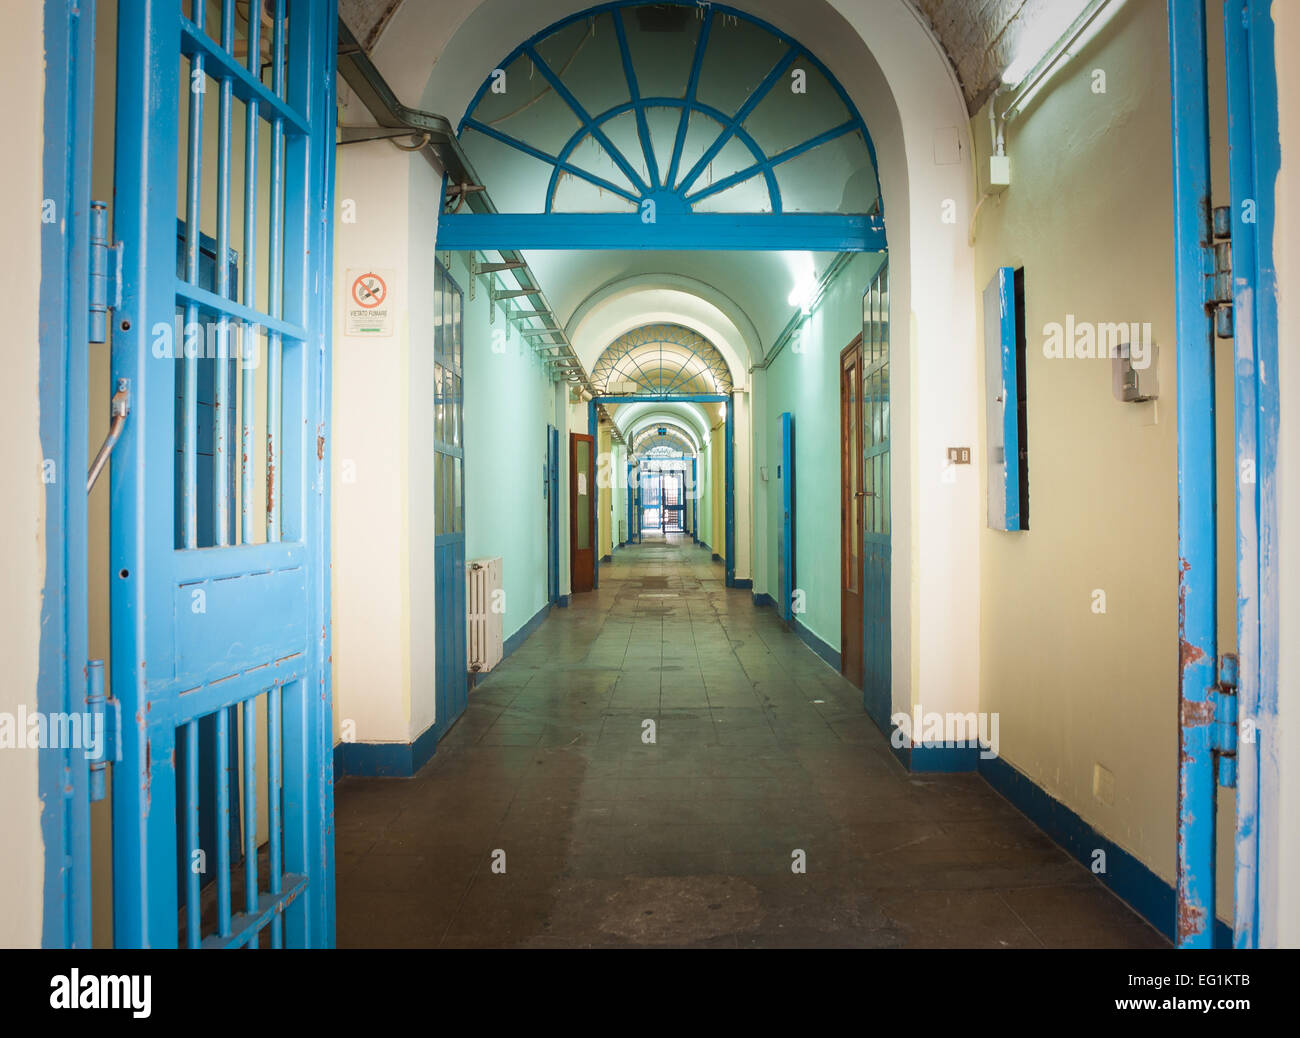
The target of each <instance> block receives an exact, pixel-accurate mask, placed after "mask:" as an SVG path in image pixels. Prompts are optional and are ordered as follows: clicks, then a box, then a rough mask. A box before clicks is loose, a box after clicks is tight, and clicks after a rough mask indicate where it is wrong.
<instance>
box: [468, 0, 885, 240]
mask: <svg viewBox="0 0 1300 1038" xmlns="http://www.w3.org/2000/svg"><path fill="white" fill-rule="evenodd" d="M459 132H460V136H461V140H462V142H463V144H464V147H465V149H466V152H467V154H468V155H469V157H470V159H471V161H472V162H473V163H474V165H475V166H476V167H477V168H478V169H479V170H480V172H481V173H484V172H486V175H484V178H483V179H484V180H485V181H486V186H487V187H488V190H489V191H490V192H491V194H492V197H493V199H494V201H495V202H496V204H497V208H498V211H500V212H503V213H504V212H510V213H605V214H610V213H624V214H627V213H638V212H639V213H640V214H641V216H642V218H643V219H645V217H646V214H647V211H649V212H651V213H652V214H654V215H655V216H658V215H667V216H678V215H682V214H689V213H750V214H752V213H770V214H780V213H788V214H789V213H808V214H812V213H820V214H869V213H870V214H874V215H876V216H880V215H881V204H880V185H879V180H878V177H877V172H876V161H875V153H874V149H873V147H872V144H871V138H870V135H869V134H868V132H867V129H866V126H865V124H864V123H863V121H862V118H861V116H860V115H859V114H858V112H857V110H856V108H855V107H854V106H853V103H852V102H851V100H850V99H849V97H848V94H847V93H846V92H845V91H844V89H843V87H841V86H840V84H839V83H838V82H836V80H835V79H834V77H833V76H832V75H831V74H830V72H829V71H828V70H827V69H826V68H825V66H824V65H822V63H821V62H820V61H818V60H817V59H816V58H815V57H814V56H813V55H812V54H811V53H809V52H808V51H807V50H806V49H805V48H804V47H802V46H801V45H800V44H799V43H798V42H796V41H795V40H793V39H791V38H790V37H788V36H786V35H785V34H784V33H782V32H780V31H779V30H777V29H775V28H774V27H772V26H770V25H767V24H766V23H764V22H761V21H759V20H758V19H756V18H753V17H751V16H749V15H747V14H745V13H743V12H741V11H737V10H734V9H731V8H727V7H723V6H719V5H716V4H699V3H696V2H694V0H667V2H664V0H660V2H657V3H646V2H643V0H623V2H620V3H612V4H606V5H604V6H601V7H596V8H592V9H591V10H589V11H586V12H584V13H581V14H577V15H574V16H572V17H570V18H568V19H565V20H564V21H561V22H559V23H557V24H556V25H553V26H551V27H550V28H549V29H546V30H544V31H543V32H542V33H540V34H538V35H537V36H535V37H533V38H532V39H531V40H529V41H528V42H526V43H524V44H523V45H521V46H520V47H518V48H517V49H516V50H515V51H514V52H513V53H512V54H511V55H510V56H509V57H508V58H507V59H506V60H505V61H503V62H502V63H501V65H500V66H499V67H498V68H496V69H494V70H493V71H492V73H491V74H490V75H489V77H488V79H487V80H486V81H485V82H484V83H483V85H482V86H481V87H480V88H479V90H478V92H477V93H476V95H475V97H474V99H473V101H472V102H471V103H470V105H469V108H468V110H467V111H466V114H465V116H464V118H463V119H462V121H461V124H460V128H459ZM652 219H653V216H652Z"/></svg>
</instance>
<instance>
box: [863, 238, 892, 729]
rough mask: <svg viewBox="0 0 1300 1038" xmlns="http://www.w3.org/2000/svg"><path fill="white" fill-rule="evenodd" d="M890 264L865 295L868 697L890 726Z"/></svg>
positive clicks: (869, 706)
mask: <svg viewBox="0 0 1300 1038" xmlns="http://www.w3.org/2000/svg"><path fill="white" fill-rule="evenodd" d="M889 328H890V312H889V266H888V264H886V265H885V266H882V267H881V268H880V270H879V271H878V272H877V273H876V276H875V279H874V280H873V281H872V283H871V285H870V287H868V289H867V291H866V292H865V293H864V295H863V297H862V393H861V402H860V404H859V406H860V407H861V408H862V491H863V518H862V541H863V543H862V573H861V579H862V700H863V706H864V707H865V709H866V711H867V713H868V714H869V715H870V716H871V718H872V719H873V720H874V721H875V722H876V724H877V725H878V726H879V727H880V729H881V731H884V732H888V731H889V730H890V722H889V718H890V715H891V712H892V709H893V707H892V697H893V658H892V655H891V654H892V652H893V604H892V600H891V598H890V595H891V589H892V584H893V538H892V533H891V525H890V524H891V521H892V495H891V494H890V483H891V473H890V466H891V462H892V457H891V454H892V452H891V449H890V441H891V426H890V332H889Z"/></svg>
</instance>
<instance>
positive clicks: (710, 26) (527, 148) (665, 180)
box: [460, 0, 880, 214]
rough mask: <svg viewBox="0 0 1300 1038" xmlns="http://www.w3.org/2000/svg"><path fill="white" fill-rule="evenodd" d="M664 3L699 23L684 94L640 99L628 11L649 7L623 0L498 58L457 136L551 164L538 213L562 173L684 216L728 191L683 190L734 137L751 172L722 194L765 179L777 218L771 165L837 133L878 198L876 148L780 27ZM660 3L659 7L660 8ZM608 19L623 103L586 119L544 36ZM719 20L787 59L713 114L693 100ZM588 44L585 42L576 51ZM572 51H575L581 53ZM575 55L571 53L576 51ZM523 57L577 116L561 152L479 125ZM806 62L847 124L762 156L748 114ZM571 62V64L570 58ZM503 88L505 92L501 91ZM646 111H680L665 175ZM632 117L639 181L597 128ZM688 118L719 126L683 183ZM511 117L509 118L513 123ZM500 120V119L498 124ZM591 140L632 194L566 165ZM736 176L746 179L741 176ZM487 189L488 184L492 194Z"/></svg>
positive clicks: (548, 206) (728, 11)
mask: <svg viewBox="0 0 1300 1038" xmlns="http://www.w3.org/2000/svg"><path fill="white" fill-rule="evenodd" d="M670 3H672V4H675V5H677V6H684V7H688V8H690V9H692V10H693V11H695V13H696V14H697V16H698V17H699V18H700V19H701V25H700V30H699V35H698V38H697V41H696V46H695V54H694V57H693V59H692V65H691V71H690V76H689V80H688V82H687V84H686V87H685V91H684V96H649V97H647V96H645V95H644V94H643V92H642V91H641V89H640V82H639V78H638V75H637V69H636V67H635V61H634V57H633V54H632V51H631V48H630V47H629V43H628V36H627V21H626V17H625V14H626V12H628V11H630V10H633V9H636V8H638V7H643V6H647V5H646V4H644V2H643V0H621V2H618V3H610V4H604V5H601V6H598V7H593V8H591V9H589V10H587V11H583V12H580V13H579V14H576V15H572V16H570V17H569V18H566V19H563V20H562V21H560V22H557V23H556V24H554V25H552V26H550V27H549V28H547V29H545V30H543V31H542V32H540V33H538V34H536V35H535V36H533V37H531V38H530V39H529V40H527V41H525V42H524V43H523V44H521V45H520V46H519V47H518V48H516V49H515V50H514V51H513V52H512V53H511V54H510V55H509V56H508V57H507V58H506V59H505V60H504V61H502V62H500V63H499V64H498V66H497V70H498V71H496V72H494V73H493V76H491V77H489V78H488V80H486V81H485V82H484V83H483V85H482V86H481V87H480V88H479V90H478V91H477V92H476V93H475V95H474V98H473V100H472V101H471V102H470V104H469V106H468V108H467V110H466V114H465V116H464V118H463V119H462V121H461V125H460V132H461V133H462V134H463V133H464V132H465V131H466V130H469V131H476V132H479V133H483V134H485V135H487V136H489V137H491V138H493V139H495V140H497V141H500V142H501V143H504V144H507V145H509V146H510V147H513V148H515V149H517V150H519V151H520V152H522V153H524V154H527V155H530V156H532V157H533V158H536V159H538V160H539V161H542V162H544V163H547V164H548V165H550V166H552V174H551V177H550V183H549V185H548V187H547V192H546V196H545V211H546V212H548V213H550V212H552V211H553V207H554V203H555V195H556V189H557V187H558V184H559V176H560V174H561V172H563V173H565V174H567V175H569V176H571V177H574V178H576V179H579V180H583V181H585V182H587V183H589V184H592V185H595V186H597V187H599V188H601V189H602V190H605V191H610V192H611V193H613V194H615V195H616V196H620V197H622V198H624V199H625V200H626V201H629V202H632V203H633V204H634V205H635V207H636V208H637V209H638V210H640V209H641V207H642V204H643V203H644V202H646V201H654V202H655V203H656V205H657V206H658V205H662V204H666V205H668V206H669V207H670V208H672V209H674V210H675V211H678V212H688V213H689V212H690V211H691V209H692V207H693V204H694V203H695V202H697V201H699V200H700V199H702V198H704V197H707V196H708V195H712V194H715V193H717V192H718V191H720V190H725V187H722V188H718V187H715V186H711V187H710V188H709V189H707V190H706V191H704V192H697V193H696V194H695V195H693V196H692V195H691V194H690V193H689V192H690V188H691V186H692V185H693V184H694V183H695V181H696V180H698V178H699V177H700V175H701V174H702V173H703V171H704V170H705V169H706V168H707V167H708V165H709V164H710V163H711V162H712V161H713V160H714V159H715V158H716V157H717V156H718V154H719V153H720V152H721V150H722V149H723V147H724V146H725V145H726V144H727V142H728V141H730V140H731V139H732V138H733V137H734V138H736V139H738V140H741V141H742V142H743V143H744V144H745V146H746V147H747V148H748V149H749V151H750V152H751V154H753V156H754V159H755V162H754V164H753V165H752V166H751V167H748V168H747V169H745V170H741V171H738V172H737V173H736V174H735V175H734V176H732V177H729V178H728V183H727V184H726V186H727V187H729V186H733V184H734V183H741V182H743V181H744V180H748V179H750V178H751V177H762V178H763V180H764V181H765V185H766V189H767V195H768V205H769V207H770V211H771V212H772V213H776V214H779V213H781V212H782V198H781V191H780V187H779V184H778V183H777V179H776V177H775V175H774V173H773V170H774V169H775V167H777V166H779V165H781V164H782V163H785V162H788V161H790V160H791V159H793V158H796V157H798V156H799V155H802V154H805V153H806V152H808V151H810V150H811V149H813V148H815V147H817V146H819V145H821V144H824V143H826V142H827V141H828V140H833V139H835V137H838V136H842V135H843V134H845V133H857V134H859V135H860V137H861V140H862V142H863V144H864V146H865V151H866V154H867V156H868V160H869V162H870V165H871V169H872V175H873V177H874V178H875V179H876V198H877V200H878V199H879V197H880V196H879V179H878V177H877V176H876V172H875V167H876V157H875V149H874V147H873V145H872V142H871V137H870V134H868V132H867V129H866V125H865V123H864V122H863V121H862V119H861V117H860V116H859V115H858V114H857V112H856V110H855V108H854V106H853V104H852V102H851V100H850V99H849V96H848V94H847V92H846V91H845V90H844V89H843V87H842V86H840V84H839V83H838V82H837V81H836V80H835V79H834V77H833V76H832V75H831V74H830V72H829V70H828V69H827V68H826V67H825V66H824V65H822V64H821V62H819V61H817V59H816V58H814V57H812V56H811V55H810V54H809V53H808V52H807V51H806V50H805V49H804V48H803V47H802V46H800V45H799V44H798V43H797V42H796V41H795V40H793V39H791V38H790V37H789V36H787V35H786V34H784V33H782V32H781V31H780V30H778V29H776V28H775V27H773V26H772V25H770V24H768V23H767V22H764V21H762V20H760V19H757V18H754V17H752V16H751V15H748V14H746V13H745V12H742V11H738V10H734V9H732V8H728V7H724V6H720V5H713V4H710V5H707V6H706V7H700V6H698V5H696V4H695V3H693V2H688V0H670ZM661 6H662V5H661ZM606 13H609V14H610V15H611V18H610V20H611V21H612V23H613V26H614V38H615V40H616V42H617V46H618V55H619V59H620V62H621V65H622V71H623V75H624V78H625V81H626V82H625V85H626V93H627V97H628V100H627V101H622V102H620V103H617V104H615V105H613V106H611V107H609V108H607V109H606V110H604V111H602V112H599V113H596V114H594V115H593V114H592V113H590V112H589V111H588V110H587V108H586V107H585V106H584V105H583V104H582V103H581V102H580V101H579V99H578V98H577V97H576V96H575V95H574V93H573V92H572V91H570V90H569V88H568V86H567V85H566V83H565V81H564V71H565V70H566V69H567V65H566V69H562V70H561V71H560V72H558V73H557V72H556V71H555V70H554V69H553V68H552V67H551V65H550V63H548V62H547V61H546V60H545V58H544V57H543V56H542V55H541V53H540V49H541V47H542V46H544V44H545V43H546V41H547V40H548V39H550V38H551V37H552V36H555V35H556V34H558V33H560V32H561V31H563V30H565V29H566V28H567V27H569V26H570V25H572V24H573V23H574V22H577V21H580V20H583V19H588V20H590V21H591V24H592V29H593V31H594V27H595V25H596V20H597V19H598V18H600V17H602V16H604V15H605V14H606ZM719 16H721V18H722V19H723V20H724V21H725V22H727V23H730V24H732V25H734V24H737V23H739V22H742V21H743V22H744V23H747V24H749V25H752V26H755V27H757V28H759V29H760V30H762V31H763V32H765V33H767V34H770V35H771V36H772V37H773V38H774V40H775V41H777V42H779V43H781V44H783V45H784V53H783V54H782V56H781V58H780V59H779V60H778V61H777V62H776V64H775V65H773V66H772V67H771V68H770V69H769V71H768V72H767V73H766V75H764V77H763V78H762V80H761V81H760V82H759V83H758V85H757V86H756V87H754V88H753V89H751V90H750V91H749V92H748V94H747V95H746V96H745V97H744V100H743V101H742V102H741V103H740V104H739V106H738V107H737V109H736V110H735V111H733V112H723V111H719V110H717V109H715V108H713V107H712V106H709V105H707V104H705V103H704V102H702V101H701V100H700V97H699V83H700V77H701V72H702V69H703V67H704V61H705V57H706V53H707V51H708V47H709V43H710V39H711V37H712V35H713V33H714V32H715V31H725V29H723V30H719V29H715V24H716V23H717V22H718V20H719ZM586 42H587V41H586V40H584V41H583V44H585V43H586ZM583 44H580V45H579V49H581V46H582V45H583ZM575 54H576V52H575ZM521 57H526V58H527V59H528V60H529V61H530V62H531V65H532V68H533V69H534V70H536V71H537V72H540V73H541V75H542V77H543V78H544V79H545V80H546V82H547V84H548V85H549V87H550V89H552V90H554V91H555V93H556V95H557V96H559V97H560V98H561V99H562V100H563V101H564V103H565V104H566V106H567V107H568V108H569V109H570V111H571V112H572V113H573V115H574V116H575V117H576V120H577V123H578V128H577V130H575V131H574V132H573V133H571V135H570V137H569V139H568V141H567V142H566V144H565V145H564V147H563V148H562V149H561V150H560V151H559V153H558V154H556V155H550V154H548V153H546V152H545V151H543V150H542V149H540V148H538V147H536V146H535V145H533V144H530V143H529V142H527V141H526V140H524V139H522V138H521V137H520V136H518V135H517V134H514V133H505V132H502V131H500V130H497V129H496V128H495V127H493V126H492V125H490V122H489V120H487V119H486V118H479V117H478V113H479V111H480V107H481V105H482V102H483V101H484V98H485V97H487V96H489V91H493V93H495V92H497V91H498V90H499V89H500V86H501V84H500V81H499V80H500V74H501V73H500V70H505V69H509V68H510V67H511V66H512V65H513V64H514V63H515V62H516V61H517V60H518V59H519V58H521ZM798 59H802V60H806V61H807V62H808V63H809V64H810V65H811V66H813V67H814V68H815V69H816V70H817V72H818V73H820V74H821V76H823V77H825V80H826V82H827V83H828V84H829V85H830V87H831V89H832V90H833V91H834V93H835V94H836V96H837V97H838V98H839V100H840V101H841V102H842V103H843V105H844V107H845V110H846V111H847V112H848V113H849V119H848V120H847V121H846V123H845V124H844V126H843V127H836V128H834V129H833V130H831V131H824V132H822V133H819V134H816V135H813V136H812V137H810V138H809V139H807V140H805V141H803V142H801V143H799V144H797V145H795V146H792V147H789V148H786V149H784V150H783V151H781V152H780V153H778V154H775V155H768V154H766V153H764V151H763V150H762V149H761V147H760V146H759V145H758V143H757V142H756V140H755V139H754V137H753V135H752V134H750V133H748V132H746V130H745V128H744V123H745V122H746V120H747V119H748V118H749V116H750V115H752V114H753V112H754V111H755V110H756V109H757V108H758V107H759V105H760V104H761V103H762V101H763V100H764V98H766V97H767V95H768V94H769V92H770V91H771V90H772V88H773V87H774V86H775V84H776V82H777V81H778V80H779V79H780V78H781V77H782V76H783V75H784V74H785V73H786V71H788V70H789V69H790V68H791V67H792V66H793V65H794V63H795V62H796V60H798ZM570 60H572V59H570ZM507 89H508V85H507ZM651 109H667V110H670V111H672V110H677V111H679V112H680V114H679V115H678V118H677V128H676V131H675V133H674V140H673V147H672V158H671V160H670V162H669V168H668V170H667V174H666V176H664V177H662V178H661V177H660V175H659V173H660V171H659V164H658V160H657V157H656V151H657V150H658V151H660V152H661V153H662V152H666V150H667V149H666V147H661V148H659V149H656V147H655V145H654V141H653V140H652V137H653V133H652V129H651V127H650V124H649V121H648V119H647V115H646V113H647V111H649V110H651ZM629 112H631V113H634V116H635V119H636V124H637V139H638V144H639V146H640V151H641V154H640V155H639V156H637V159H638V160H639V161H640V162H641V163H643V164H644V168H645V170H646V172H647V174H648V178H646V179H643V178H642V176H641V175H640V173H639V172H638V171H637V169H636V168H635V165H634V163H633V162H632V161H629V158H628V157H627V156H625V155H624V154H623V152H622V150H621V149H620V148H619V147H617V146H616V145H615V144H614V142H613V141H612V140H611V139H610V138H609V136H608V135H607V134H606V133H605V131H604V130H603V129H602V127H603V126H604V124H606V123H608V122H609V121H610V120H612V119H614V118H616V117H618V116H620V115H624V114H627V113H629ZM692 113H697V114H698V115H700V116H707V117H708V119H709V120H710V121H712V122H713V123H715V124H716V125H717V126H718V127H719V130H718V133H717V134H716V136H715V137H714V140H713V141H712V142H711V144H710V145H709V146H708V147H707V148H705V149H704V151H703V153H702V154H701V156H700V157H699V159H698V160H697V161H696V162H695V163H694V165H693V166H692V167H691V169H690V170H688V171H687V172H686V174H685V175H683V176H680V177H679V176H678V171H679V169H680V164H681V158H682V153H683V149H684V146H685V141H686V137H687V128H688V125H689V124H690V121H691V115H692ZM517 114H518V113H517V112H515V113H511V116H514V115H517ZM500 118H506V117H500ZM588 139H591V140H594V141H596V142H598V144H599V145H600V147H601V149H602V151H603V152H604V154H605V155H607V156H608V157H609V159H610V160H611V161H612V162H613V163H614V164H615V165H616V166H617V167H618V169H619V171H620V172H621V174H622V175H623V176H624V177H625V178H626V182H627V185H628V186H629V187H630V188H631V190H630V191H629V190H627V189H625V188H621V187H619V186H618V185H616V184H613V183H611V182H609V181H608V180H606V179H604V178H602V177H599V176H597V175H595V174H594V173H592V172H591V171H589V170H586V169H583V168H582V167H580V166H578V165H575V164H573V163H571V162H570V161H569V160H570V157H571V156H572V154H573V152H574V151H575V149H576V148H577V147H578V145H579V144H581V143H582V142H583V141H585V140H588ZM741 174H744V175H743V176H742V175H741ZM490 186H491V185H490V184H489V187H490Z"/></svg>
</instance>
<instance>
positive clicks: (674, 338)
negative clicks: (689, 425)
mask: <svg viewBox="0 0 1300 1038" xmlns="http://www.w3.org/2000/svg"><path fill="white" fill-rule="evenodd" d="M648 346H661V347H662V346H677V347H679V348H681V349H683V350H685V351H686V352H687V353H689V354H690V356H689V357H688V359H687V361H686V363H684V364H683V365H682V367H681V369H680V370H679V371H677V372H676V373H675V374H673V375H671V376H670V377H665V376H664V374H663V373H664V372H665V371H666V370H668V369H666V368H665V367H664V365H663V364H662V363H661V364H660V365H659V367H658V368H654V367H650V368H647V367H644V366H643V365H642V364H641V363H639V361H638V360H637V359H636V357H635V354H636V353H637V351H639V350H643V349H645V348H646V347H648ZM660 356H661V357H662V350H661V351H660ZM691 360H696V361H698V362H699V363H700V365H701V366H702V368H703V370H701V371H691V370H689V367H690V362H691ZM624 362H629V363H631V364H632V365H633V366H634V367H635V369H636V370H635V372H633V371H630V370H627V368H626V367H625V366H624ZM620 371H621V372H622V373H623V374H624V375H625V376H626V378H625V379H624V381H632V382H635V383H636V385H637V386H638V393H644V394H645V395H646V396H647V398H653V397H655V396H663V395H664V394H674V393H689V392H691V389H690V386H691V383H693V382H695V381H696V380H697V379H706V380H707V379H708V378H712V379H713V381H714V382H716V383H717V390H716V391H717V392H719V393H730V392H731V391H732V389H733V383H732V378H731V370H730V368H729V367H728V366H727V361H726V358H724V357H723V356H722V352H721V351H720V350H719V349H718V348H717V347H716V346H715V345H713V343H711V342H710V341H709V340H708V339H706V338H705V337H704V336H703V335H701V334H700V333H699V332H696V331H692V330H691V329H690V328H687V327H686V326H684V325H680V324H673V323H671V322H667V321H664V322H657V323H655V324H645V325H641V326H640V327H639V328H633V329H632V330H631V331H627V332H624V333H623V334H622V335H620V336H619V337H618V338H617V339H615V340H614V341H613V342H611V343H610V344H609V345H608V346H607V347H605V350H604V351H603V352H602V353H601V355H600V357H599V358H598V359H597V360H596V364H595V366H594V367H593V368H592V370H591V381H592V383H593V385H595V387H596V391H597V393H605V392H606V391H607V390H608V389H609V380H610V379H611V378H612V377H613V376H614V375H615V374H617V373H619V372H620ZM656 377H657V381H656Z"/></svg>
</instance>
